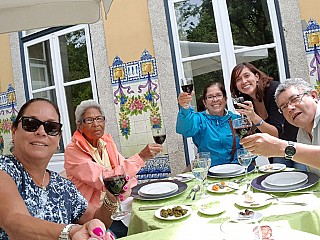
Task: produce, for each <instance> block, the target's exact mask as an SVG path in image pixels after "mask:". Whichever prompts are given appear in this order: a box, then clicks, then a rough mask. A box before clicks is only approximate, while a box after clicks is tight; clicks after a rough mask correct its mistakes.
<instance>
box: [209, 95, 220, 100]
mask: <svg viewBox="0 0 320 240" xmlns="http://www.w3.org/2000/svg"><path fill="white" fill-rule="evenodd" d="M223 97H224V96H223V94H218V95H215V96H211V95H209V96H206V100H213V99H214V98H216V99H218V100H221V99H222V98H223Z"/></svg>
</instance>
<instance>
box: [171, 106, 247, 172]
mask: <svg viewBox="0 0 320 240" xmlns="http://www.w3.org/2000/svg"><path fill="white" fill-rule="evenodd" d="M239 117H240V116H239V115H237V114H234V113H232V112H231V111H227V110H226V111H225V115H224V116H212V115H210V114H209V113H207V112H206V111H203V112H195V111H194V109H193V108H188V109H184V108H180V111H179V113H178V117H177V125H176V132H177V133H180V134H182V135H183V136H184V137H186V138H188V137H192V140H193V142H194V144H195V145H196V146H197V147H198V152H210V153H211V166H216V165H219V164H226V163H238V161H237V153H236V152H235V154H234V158H233V159H231V153H232V146H233V137H232V129H231V127H230V123H229V119H231V120H233V119H235V118H239ZM240 147H241V145H240V144H239V138H238V137H237V136H236V149H238V148H240Z"/></svg>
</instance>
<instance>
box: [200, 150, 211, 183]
mask: <svg viewBox="0 0 320 240" xmlns="http://www.w3.org/2000/svg"><path fill="white" fill-rule="evenodd" d="M197 158H206V159H207V162H208V167H207V168H208V170H207V171H209V168H210V167H211V154H210V152H198V154H197ZM204 185H205V186H206V187H207V186H208V182H207V181H205V183H204Z"/></svg>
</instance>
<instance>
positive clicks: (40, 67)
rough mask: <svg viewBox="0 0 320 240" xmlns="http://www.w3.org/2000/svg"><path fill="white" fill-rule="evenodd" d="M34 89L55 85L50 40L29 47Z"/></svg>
mask: <svg viewBox="0 0 320 240" xmlns="http://www.w3.org/2000/svg"><path fill="white" fill-rule="evenodd" d="M28 53H29V64H30V75H31V86H32V90H36V89H40V88H44V87H49V86H52V85H54V81H53V74H52V61H51V54H50V44H49V41H44V42H40V43H38V44H35V45H32V46H30V47H28Z"/></svg>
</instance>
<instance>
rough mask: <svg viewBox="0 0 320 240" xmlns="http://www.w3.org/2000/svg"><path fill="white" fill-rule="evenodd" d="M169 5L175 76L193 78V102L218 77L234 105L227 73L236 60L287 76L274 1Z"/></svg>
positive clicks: (202, 0) (195, 0)
mask: <svg viewBox="0 0 320 240" xmlns="http://www.w3.org/2000/svg"><path fill="white" fill-rule="evenodd" d="M168 8H169V11H168V12H169V17H170V24H171V29H172V39H173V47H174V51H175V56H176V63H177V72H178V77H179V79H181V78H191V79H193V81H194V90H195V95H196V99H194V101H197V102H198V103H199V102H201V101H199V99H200V97H201V95H202V92H203V88H204V86H205V85H206V84H207V83H209V82H212V81H220V82H221V83H223V84H224V85H225V86H226V90H227V96H229V98H228V107H229V108H230V109H233V106H232V102H231V98H230V89H229V86H230V75H231V71H232V69H233V67H234V66H235V65H236V64H238V63H241V62H251V63H253V64H254V65H255V66H257V67H259V68H260V69H261V70H262V71H264V72H266V73H267V74H269V75H270V76H272V77H273V78H274V79H275V80H284V79H285V78H286V76H285V67H284V62H283V53H282V46H281V39H280V34H279V29H278V27H279V26H278V22H277V16H276V9H275V4H274V0H168ZM177 82H179V84H180V81H177ZM192 105H196V104H192ZM199 107H200V105H199ZM190 157H192V155H190Z"/></svg>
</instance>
